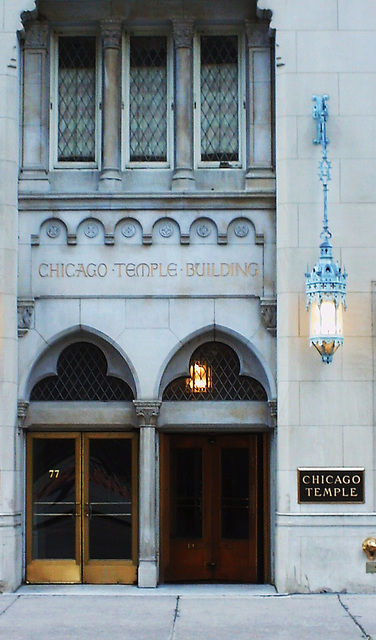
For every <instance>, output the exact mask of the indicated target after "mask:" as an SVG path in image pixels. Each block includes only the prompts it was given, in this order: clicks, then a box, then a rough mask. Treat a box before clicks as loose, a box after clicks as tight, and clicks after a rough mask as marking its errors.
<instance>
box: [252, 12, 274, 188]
mask: <svg viewBox="0 0 376 640" xmlns="http://www.w3.org/2000/svg"><path fill="white" fill-rule="evenodd" d="M246 33H247V43H248V69H249V78H248V100H247V104H248V111H247V134H248V140H247V173H246V178H245V183H246V184H245V186H246V189H247V191H260V190H262V191H270V192H273V193H274V191H275V174H274V168H273V135H272V131H273V128H272V127H273V123H272V76H271V70H272V65H271V39H270V36H269V30H268V26H267V25H255V24H254V23H252V22H248V21H247V22H246Z"/></svg>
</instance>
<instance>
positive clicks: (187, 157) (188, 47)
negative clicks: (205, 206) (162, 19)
mask: <svg viewBox="0 0 376 640" xmlns="http://www.w3.org/2000/svg"><path fill="white" fill-rule="evenodd" d="M193 23H194V21H193V19H184V20H173V35H174V50H175V100H174V104H175V171H174V175H173V177H172V189H174V190H175V189H176V190H180V191H188V190H192V189H194V187H195V184H194V180H195V177H194V172H193Z"/></svg>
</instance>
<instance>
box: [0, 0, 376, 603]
mask: <svg viewBox="0 0 376 640" xmlns="http://www.w3.org/2000/svg"><path fill="white" fill-rule="evenodd" d="M354 4H355V3H352V2H351V0H326V2H321V0H320V1H319V2H318V3H315V4H314V5H313V4H312V3H309V2H306V1H304V2H300V3H299V7H297V6H296V3H294V2H292V1H291V0H290V1H288V2H281V0H258V1H257V2H256V0H235V1H233V2H231V3H230V2H228V1H227V0H221V1H220V2H214V1H212V0H205V2H199V1H196V0H193V1H192V2H191V3H190V4H189V7H187V5H186V3H185V2H184V1H183V0H167V1H166V2H164V3H160V2H154V1H153V0H141V1H139V2H134V1H133V0H119V2H113V3H107V2H104V1H103V0H88V1H87V2H85V3H78V2H75V1H74V0H38V1H37V2H36V3H34V2H32V1H28V0H23V2H21V0H17V1H16V2H12V3H11V2H8V1H5V2H4V3H3V8H2V10H1V11H2V13H3V16H2V17H3V20H2V23H3V25H4V26H3V32H2V41H3V43H4V46H3V47H2V53H1V58H0V59H1V65H2V71H1V73H0V82H1V95H2V99H1V100H0V118H1V119H0V123H1V126H2V127H3V136H2V138H3V140H4V141H5V143H4V145H3V151H2V154H3V156H2V159H1V163H2V169H3V171H2V172H1V174H0V181H1V189H0V207H1V217H0V220H1V229H2V234H1V238H0V243H1V245H0V256H1V265H2V266H1V274H2V276H1V289H0V295H1V306H0V309H1V311H0V313H1V318H2V323H1V336H0V337H1V362H2V369H1V384H0V394H1V396H0V397H1V405H0V411H1V413H0V420H1V421H0V433H1V448H0V474H1V475H0V523H1V527H0V535H1V539H2V540H1V555H0V582H1V584H2V586H3V588H5V589H14V588H16V587H17V586H18V585H19V584H20V583H21V582H23V581H27V582H31V583H33V582H34V583H35V582H37V583H44V582H60V583H61V582H87V583H114V582H115V583H129V584H138V585H139V586H141V587H151V588H152V587H157V585H158V584H160V583H163V582H169V581H170V582H174V581H175V582H177V581H185V582H186V581H188V582H189V581H197V580H199V581H207V582H211V581H217V582H229V581H230V582H248V583H271V584H275V585H276V587H277V589H278V590H279V591H286V592H291V591H294V592H295V591H302V592H303V591H317V590H323V589H330V590H343V589H347V590H352V591H354V590H355V591H372V590H374V588H375V579H374V575H372V573H371V572H372V569H373V559H372V557H369V558H368V559H367V557H366V556H365V554H364V552H363V550H362V542H363V540H364V539H366V538H372V537H376V516H375V512H376V506H375V499H376V498H375V435H374V433H375V426H374V415H373V397H374V357H373V345H374V339H373V329H372V327H373V322H372V309H373V297H374V286H373V280H374V277H373V269H374V266H375V265H374V253H375V252H374V234H373V225H374V222H373V218H372V214H373V209H374V208H375V199H376V198H375V192H374V189H375V187H374V181H373V179H372V177H373V168H374V167H373V165H374V142H373V138H374V137H373V136H372V130H373V126H374V125H375V122H376V119H375V116H374V115H373V112H374V108H375V95H376V92H375V87H376V77H375V72H374V69H373V67H372V59H373V56H372V55H371V54H372V51H373V48H374V47H375V44H374V40H375V38H374V35H375V34H374V31H375V30H376V11H375V9H374V7H373V6H372V2H371V0H364V1H360V2H358V3H356V6H354ZM317 94H321V95H322V94H328V95H329V96H330V99H329V101H328V105H329V119H328V130H329V138H330V146H329V155H330V160H331V163H332V181H331V184H330V192H329V215H330V223H331V230H332V231H333V244H334V251H335V255H337V256H338V259H339V260H340V261H341V262H342V263H344V264H345V266H346V269H347V271H348V273H349V276H348V310H347V312H346V316H345V344H344V347H343V348H341V349H340V350H338V351H337V353H336V354H335V356H334V360H333V363H332V364H331V365H330V366H327V365H324V364H323V363H322V362H321V360H320V358H319V357H318V356H317V353H315V352H314V350H313V349H311V350H310V349H309V347H308V332H309V330H308V315H307V312H306V309H305V288H304V274H305V271H306V266H307V263H308V264H310V265H311V264H314V263H315V261H316V260H317V257H318V245H319V238H320V230H321V219H322V200H321V199H322V193H321V187H320V184H319V181H318V180H317V175H316V174H317V164H318V162H319V161H320V152H319V150H318V148H317V146H315V145H313V144H312V139H313V138H314V136H315V126H316V125H315V123H314V121H313V119H312V96H313V95H317ZM355 96H356V97H355ZM354 215H356V220H357V222H358V224H357V225H356V226H355V225H354V224H353V217H354ZM363 265H367V267H368V269H367V272H366V271H365V269H364V266H363ZM277 312H278V322H277ZM302 470H303V471H302ZM304 470H306V471H304ZM308 470H312V471H308ZM299 473H300V477H303V483H305V482H308V480H304V478H306V479H307V478H308V475H307V474H308V473H313V474H314V475H313V485H315V482H316V484H319V485H320V487H321V484H322V482H321V480H320V478H321V477H323V476H324V475H325V478H326V480H327V479H328V478H330V479H331V480H329V482H333V483H334V482H336V483H337V484H338V485H340V486H341V487H343V491H342V488H341V491H342V492H345V491H346V490H347V489H346V486H347V478H348V477H350V475H351V474H352V476H351V478H352V480H354V478H355V482H358V478H359V483H361V482H363V478H364V485H363V484H362V489H363V490H364V496H362V500H360V501H355V500H349V501H347V502H346V501H343V500H335V501H332V502H329V503H328V502H322V501H321V500H320V499H318V500H316V501H315V502H306V501H305V500H304V499H303V498H302V495H301V491H299V489H298V485H297V479H298V474H299ZM302 473H303V474H305V475H303V476H302V475H301V474H302ZM315 478H316V479H317V481H316V480H315ZM337 478H338V479H337ZM316 488H317V487H316V486H313V488H312V490H311V493H312V492H313V494H314V495H315V490H316ZM353 490H354V491H357V489H356V488H355V489H353ZM320 491H321V488H320ZM320 491H319V492H318V493H317V492H316V497H318V498H320V495H319V494H320ZM344 495H345V494H343V496H344ZM343 496H342V494H341V496H340V497H343ZM351 497H352V494H351V495H350V498H351ZM363 498H364V499H363ZM339 559H341V562H339Z"/></svg>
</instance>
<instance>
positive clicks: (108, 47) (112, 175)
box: [99, 20, 121, 191]
mask: <svg viewBox="0 0 376 640" xmlns="http://www.w3.org/2000/svg"><path fill="white" fill-rule="evenodd" d="M101 27H102V43H103V98H102V173H101V177H100V182H99V188H100V189H101V190H104V191H119V190H120V188H121V175H120V113H121V95H120V87H121V82H120V66H121V64H120V63H121V53H120V46H121V23H120V22H118V21H117V20H106V21H104V22H102V23H101Z"/></svg>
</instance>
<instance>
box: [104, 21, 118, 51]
mask: <svg viewBox="0 0 376 640" xmlns="http://www.w3.org/2000/svg"><path fill="white" fill-rule="evenodd" d="M101 30H102V42H103V49H120V43H121V22H119V21H118V20H104V21H103V22H101Z"/></svg>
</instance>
